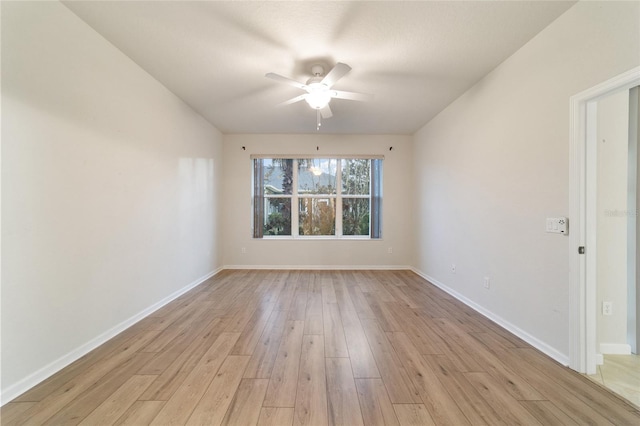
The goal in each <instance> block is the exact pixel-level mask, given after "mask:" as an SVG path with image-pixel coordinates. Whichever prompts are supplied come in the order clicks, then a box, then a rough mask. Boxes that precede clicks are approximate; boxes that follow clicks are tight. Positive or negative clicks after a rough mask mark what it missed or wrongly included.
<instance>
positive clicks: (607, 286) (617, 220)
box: [596, 90, 635, 353]
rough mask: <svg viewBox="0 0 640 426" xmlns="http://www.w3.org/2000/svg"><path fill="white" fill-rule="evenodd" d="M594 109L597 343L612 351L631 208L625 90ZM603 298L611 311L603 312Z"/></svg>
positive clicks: (617, 336) (622, 313) (622, 306)
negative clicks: (628, 195) (629, 204)
mask: <svg viewBox="0 0 640 426" xmlns="http://www.w3.org/2000/svg"><path fill="white" fill-rule="evenodd" d="M597 110H598V112H597V115H598V117H597V138H596V139H597V144H598V148H597V152H598V154H597V155H598V160H597V163H598V164H597V213H596V226H597V230H596V232H597V259H598V261H597V268H596V271H597V272H596V274H597V279H596V282H597V296H596V300H597V303H598V305H597V306H598V309H597V317H596V319H597V320H596V324H597V332H596V342H597V346H596V347H597V348H598V350H599V351H600V352H601V353H616V352H619V351H621V350H622V349H621V348H624V347H625V346H626V345H627V222H628V218H627V215H628V214H629V213H631V214H633V213H635V206H634V207H632V209H631V210H629V208H628V206H627V186H628V185H627V179H628V169H629V167H628V162H629V153H628V151H629V146H628V145H629V92H628V91H626V90H625V91H621V92H619V93H616V94H613V95H610V96H607V97H606V98H604V99H601V100H599V101H598V106H597ZM603 301H608V302H611V303H612V304H613V314H612V315H610V316H605V315H603V314H602V309H601V307H602V302H603ZM603 343H604V344H605V346H602V345H601V344H603Z"/></svg>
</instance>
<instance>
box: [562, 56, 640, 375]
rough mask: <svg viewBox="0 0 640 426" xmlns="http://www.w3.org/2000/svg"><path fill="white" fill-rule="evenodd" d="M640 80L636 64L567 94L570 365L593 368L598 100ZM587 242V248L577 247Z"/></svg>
mask: <svg viewBox="0 0 640 426" xmlns="http://www.w3.org/2000/svg"><path fill="white" fill-rule="evenodd" d="M638 85H640V67H636V68H633V69H631V70H629V71H627V72H625V73H622V74H620V75H618V76H616V77H613V78H611V79H609V80H607V81H605V82H603V83H600V84H598V85H596V86H594V87H591V88H590V89H587V90H585V91H582V92H580V93H578V94H576V95H574V96H572V97H571V98H570V101H569V102H570V121H569V161H570V164H569V209H570V210H569V212H570V218H571V232H570V233H569V284H570V295H569V333H570V335H569V351H570V352H569V367H571V368H572V369H574V370H576V371H578V372H580V373H586V374H595V372H596V314H597V306H596V275H595V273H596V263H595V259H596V238H595V237H596V229H595V213H596V204H595V197H593V196H591V197H589V194H587V191H586V189H587V187H594V186H593V185H594V184H595V179H596V173H595V168H594V167H592V164H594V162H595V159H596V148H597V145H596V143H595V142H596V140H595V137H596V136H595V130H596V123H595V120H594V119H593V118H594V117H595V114H596V112H597V110H596V105H597V104H596V102H597V101H598V100H599V99H601V98H603V97H605V96H607V95H609V94H611V93H615V92H618V91H620V90H629V89H631V88H632V87H635V86H638ZM579 247H585V253H584V254H580V253H579V252H578V249H579Z"/></svg>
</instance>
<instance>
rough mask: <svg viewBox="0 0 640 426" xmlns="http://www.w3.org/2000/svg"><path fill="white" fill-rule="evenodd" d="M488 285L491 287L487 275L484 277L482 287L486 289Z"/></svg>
mask: <svg viewBox="0 0 640 426" xmlns="http://www.w3.org/2000/svg"><path fill="white" fill-rule="evenodd" d="M489 287H491V280H490V279H489V277H484V288H486V289H488V288H489Z"/></svg>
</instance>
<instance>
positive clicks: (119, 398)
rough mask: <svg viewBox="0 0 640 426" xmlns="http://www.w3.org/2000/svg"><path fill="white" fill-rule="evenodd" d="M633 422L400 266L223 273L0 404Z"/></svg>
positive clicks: (615, 404) (150, 411)
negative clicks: (389, 267)
mask: <svg viewBox="0 0 640 426" xmlns="http://www.w3.org/2000/svg"><path fill="white" fill-rule="evenodd" d="M40 424H55V425H75V424H82V425H99V426H103V425H111V424H116V425H147V424H152V425H220V424H224V425H256V424H258V425H277V426H284V425H303V424H307V425H328V424H331V425H339V424H341V425H363V424H364V425H432V424H437V425H440V424H443V425H456V426H458V425H483V424H486V425H496V424H502V425H515V424H526V425H537V424H542V425H556V424H558V425H575V424H596V425H638V424H640V412H639V411H638V410H637V409H635V408H634V407H632V406H631V405H629V404H627V403H626V402H624V401H623V400H622V399H620V398H618V397H617V396H615V395H614V394H613V393H611V392H608V391H606V390H605V389H603V388H602V387H600V386H599V385H597V384H596V383H593V382H591V381H590V380H589V379H587V378H585V377H583V376H581V375H580V374H577V373H574V372H572V371H571V370H569V369H567V368H565V367H562V366H561V365H559V364H557V363H556V362H554V361H552V360H551V359H549V358H548V357H546V356H544V355H543V354H541V353H540V352H538V351H537V350H535V349H533V348H532V347H531V346H529V345H528V344H526V343H525V342H523V341H522V340H520V339H518V338H517V337H515V336H514V335H512V334H510V333H508V332H507V331H505V330H504V329H502V328H500V327H499V326H497V325H496V324H494V323H492V322H491V321H489V320H487V319H486V318H484V317H483V316H481V315H480V314H478V313H476V312H474V311H473V310H471V309H469V308H468V307H466V306H465V305H463V304H462V303H460V302H458V301H457V300H455V299H453V298H452V297H450V296H448V295H447V294H446V293H444V292H443V291H441V290H439V289H437V288H436V287H434V286H432V285H430V284H429V283H428V282H426V281H425V280H423V279H422V278H420V277H419V276H417V275H416V274H414V273H412V272H409V271H223V272H221V273H220V274H218V275H216V276H215V277H213V278H212V279H210V280H209V281H207V282H206V283H204V284H202V285H200V286H198V287H197V288H195V289H194V290H192V291H190V292H189V293H187V294H185V295H183V296H181V297H180V298H179V299H177V300H175V301H174V302H172V303H171V304H169V305H167V306H165V307H163V308H162V309H160V310H159V311H157V312H155V313H154V314H153V315H151V316H149V317H147V318H145V319H144V320H142V321H141V322H139V323H138V324H136V325H135V326H133V327H131V328H130V329H128V330H126V331H125V332H123V333H121V334H120V335H118V336H117V337H115V338H114V339H112V340H110V341H109V342H107V343H105V344H104V345H102V346H100V347H99V348H97V349H96V350H94V351H92V352H91V353H89V354H87V355H86V356H84V357H83V358H81V359H79V360H78V361H76V362H75V363H73V364H72V365H70V366H69V367H67V368H65V369H64V370H62V371H60V372H59V373H57V374H56V375H54V376H52V377H51V378H49V379H47V380H46V381H44V382H43V383H41V384H40V385H38V386H36V387H35V388H33V389H31V390H29V391H28V392H26V393H25V394H23V395H21V396H20V397H18V398H16V399H15V400H14V401H12V402H10V403H8V404H7V405H5V406H4V407H3V408H2V425H40Z"/></svg>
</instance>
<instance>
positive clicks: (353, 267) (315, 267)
mask: <svg viewBox="0 0 640 426" xmlns="http://www.w3.org/2000/svg"><path fill="white" fill-rule="evenodd" d="M224 269H272V270H287V271H289V270H314V271H355V270H358V271H359V270H380V271H392V270H396V271H397V270H412V269H413V268H412V267H411V266H407V265H225V266H224Z"/></svg>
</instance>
